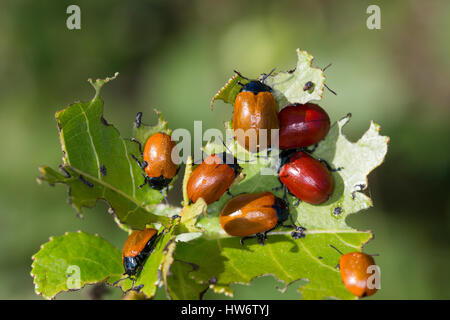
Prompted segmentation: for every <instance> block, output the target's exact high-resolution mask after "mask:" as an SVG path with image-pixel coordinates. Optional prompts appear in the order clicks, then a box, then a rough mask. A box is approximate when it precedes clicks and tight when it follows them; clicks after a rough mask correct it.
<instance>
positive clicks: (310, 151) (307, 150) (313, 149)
mask: <svg viewBox="0 0 450 320" xmlns="http://www.w3.org/2000/svg"><path fill="white" fill-rule="evenodd" d="M318 146H319V143H316V144H315V145H314V146H313V147H312V149H308V148H303V151H304V152H306V153H309V154H311V153H313V152H314V151H316V149H317V147H318Z"/></svg>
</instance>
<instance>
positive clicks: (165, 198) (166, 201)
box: [159, 190, 169, 205]
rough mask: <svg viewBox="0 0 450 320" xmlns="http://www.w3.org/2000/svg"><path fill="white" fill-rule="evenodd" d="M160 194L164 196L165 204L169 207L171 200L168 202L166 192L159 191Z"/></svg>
mask: <svg viewBox="0 0 450 320" xmlns="http://www.w3.org/2000/svg"><path fill="white" fill-rule="evenodd" d="M159 192H160V193H161V194H162V196H163V197H164V202H165V203H166V204H167V205H169V200H167V197H166V196H165V195H164V190H159Z"/></svg>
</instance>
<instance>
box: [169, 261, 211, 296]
mask: <svg viewBox="0 0 450 320" xmlns="http://www.w3.org/2000/svg"><path fill="white" fill-rule="evenodd" d="M193 270H195V268H194V267H193V266H192V265H190V264H188V263H186V262H183V261H180V260H175V261H174V263H173V264H172V265H171V267H170V273H169V274H168V277H167V280H166V283H165V286H166V290H167V294H168V296H169V297H170V298H171V299H173V300H198V299H201V297H202V294H203V293H204V292H205V291H206V289H207V288H208V286H209V284H202V283H197V282H196V281H195V280H194V279H191V278H190V276H191V272H192V271H193Z"/></svg>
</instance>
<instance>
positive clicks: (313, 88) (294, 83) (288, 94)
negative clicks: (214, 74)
mask: <svg viewBox="0 0 450 320" xmlns="http://www.w3.org/2000/svg"><path fill="white" fill-rule="evenodd" d="M297 59H298V60H297V66H296V67H295V69H293V70H290V71H286V72H278V73H275V74H271V75H269V76H266V75H264V74H263V75H261V76H260V80H261V81H264V83H265V84H267V85H268V86H270V87H271V88H272V90H273V91H272V94H273V95H274V97H275V100H276V102H277V104H278V106H279V108H280V109H281V108H282V107H284V106H285V105H286V104H288V103H307V102H309V101H312V100H320V99H322V94H323V90H324V87H325V75H324V74H323V71H322V70H321V69H320V68H314V67H312V66H311V63H312V61H313V59H314V57H313V56H312V55H310V54H309V53H308V52H307V51H303V50H300V49H297ZM247 82H248V80H247V79H245V78H243V77H241V76H239V75H238V74H235V75H233V76H232V77H231V78H230V79H229V80H228V81H227V83H226V84H225V85H224V86H223V87H222V88H221V89H220V90H219V92H217V94H216V95H215V96H214V97H213V99H212V101H211V109H212V106H213V103H214V101H215V100H223V101H225V102H226V103H230V104H234V101H235V100H236V96H237V95H238V94H239V91H240V90H241V88H242V86H241V85H240V84H239V83H242V84H245V83H247Z"/></svg>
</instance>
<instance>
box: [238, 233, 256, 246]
mask: <svg viewBox="0 0 450 320" xmlns="http://www.w3.org/2000/svg"><path fill="white" fill-rule="evenodd" d="M256 237H257V236H256V235H253V236H246V237H242V238H241V240H240V242H241V246H243V245H244V241H245V240H248V239H253V238H256Z"/></svg>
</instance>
